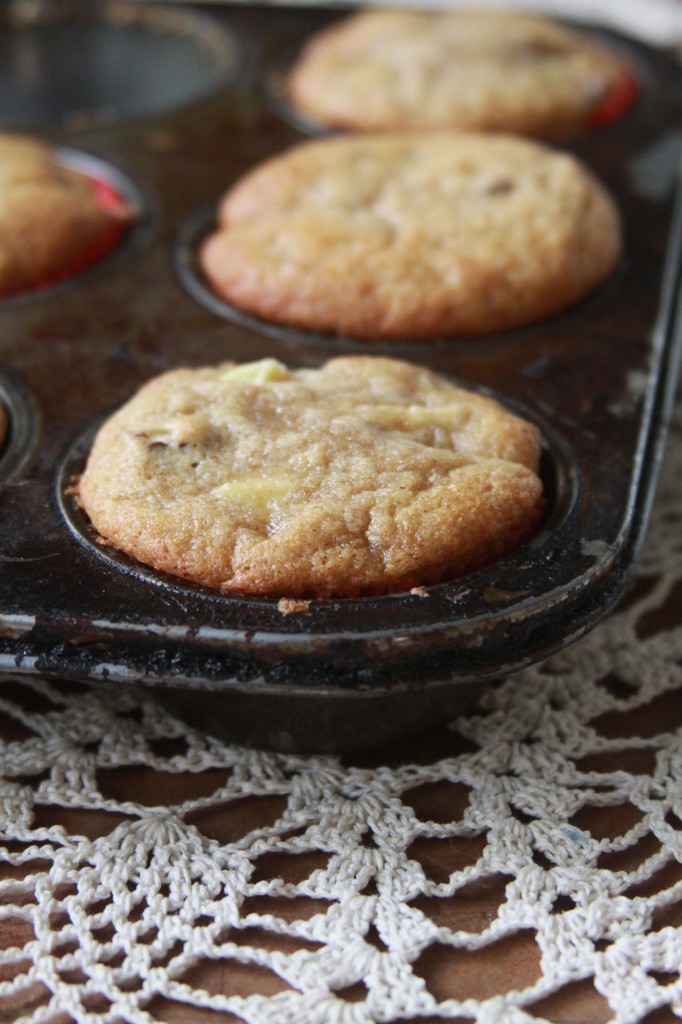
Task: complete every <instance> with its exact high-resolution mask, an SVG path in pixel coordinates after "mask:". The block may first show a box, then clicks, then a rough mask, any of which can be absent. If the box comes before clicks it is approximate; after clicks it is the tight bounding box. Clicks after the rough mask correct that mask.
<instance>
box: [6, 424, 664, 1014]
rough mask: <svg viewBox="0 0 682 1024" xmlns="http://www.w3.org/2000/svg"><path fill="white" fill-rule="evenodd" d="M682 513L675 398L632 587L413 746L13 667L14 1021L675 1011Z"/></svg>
mask: <svg viewBox="0 0 682 1024" xmlns="http://www.w3.org/2000/svg"><path fill="white" fill-rule="evenodd" d="M681 527H682V415H680V414H679V413H678V417H677V421H676V423H675V426H674V430H673V436H672V440H671V443H670V444H669V449H668V456H667V461H666V463H665V466H664V472H663V475H662V481H661V485H660V488H659V495H658V501H657V504H656V507H655V511H654V516H653V524H652V528H651V531H650V536H649V540H648V544H647V547H646V552H645V556H644V560H643V563H642V567H641V571H640V573H639V578H638V582H637V584H636V587H635V589H634V591H633V593H632V595H631V596H630V598H629V600H628V602H626V606H625V607H623V609H622V610H620V611H618V612H617V613H616V614H614V615H612V616H611V617H610V618H609V619H608V620H607V621H606V622H604V623H603V624H601V625H600V626H599V627H597V629H596V630H594V632H592V633H591V634H590V635H589V636H588V637H586V638H585V639H583V640H582V641H581V642H579V643H578V644H576V645H574V646H573V647H571V648H569V649H568V650H566V651H565V652H563V653H561V654H560V655H557V656H555V657H553V658H552V659H550V660H549V661H547V662H546V663H544V664H541V665H539V666H536V667H532V668H529V669H528V670H526V671H523V672H521V673H519V674H517V675H515V676H513V677H510V678H509V679H508V680H507V681H505V682H504V683H503V684H501V685H499V686H497V687H495V688H493V689H491V690H490V691H489V692H488V693H487V695H486V696H485V697H484V698H483V700H482V701H481V703H480V705H479V706H478V708H477V709H476V710H475V711H473V712H472V713H471V714H470V715H469V716H467V717H465V718H462V719H461V720H459V721H457V722H455V723H454V724H453V726H452V732H451V733H450V734H449V735H450V736H451V743H450V747H449V749H445V753H444V755H443V746H442V745H443V736H444V735H446V734H445V733H443V734H442V735H440V736H439V737H438V743H439V744H440V745H441V755H436V754H435V753H434V754H432V755H431V757H430V758H426V759H425V758H424V757H421V758H420V760H419V761H418V762H416V761H415V762H414V763H410V760H409V755H408V756H407V759H406V760H404V761H401V759H400V758H399V757H398V758H397V759H396V757H395V751H394V752H393V754H392V760H390V761H386V762H385V763H382V761H381V758H379V759H378V764H377V765H376V766H371V767H370V766H369V765H370V763H371V759H368V758H367V757H365V758H364V760H363V758H362V757H356V758H355V759H354V760H352V761H350V762H347V761H344V760H343V759H340V758H335V757H303V756H290V755H276V754H267V753H259V752H254V751H247V750H243V749H240V748H237V747H229V746H225V745H223V744H222V743H221V742H219V741H217V740H214V739H211V738H209V737H207V736H204V735H201V734H199V733H196V732H188V731H187V730H186V729H185V728H184V727H183V726H182V725H181V724H179V723H178V722H176V721H175V720H173V719H172V718H171V717H169V716H168V715H167V714H165V713H164V712H162V711H161V710H160V709H159V708H158V707H157V706H156V705H155V703H154V701H153V699H152V698H150V697H149V696H148V695H146V694H145V693H143V692H136V691H135V690H133V689H132V688H131V689H128V688H125V687H121V686H119V687H105V686H102V685H97V686H96V687H93V688H92V689H90V688H87V687H82V686H78V687H75V686H73V685H65V684H56V683H50V682H47V681H27V680H26V679H21V680H20V679H19V678H17V679H6V680H5V681H4V682H3V684H2V686H0V697H1V698H2V699H1V701H0V726H1V728H2V735H3V736H5V737H6V740H5V742H4V743H3V745H2V747H1V749H0V759H1V761H0V763H1V775H2V795H1V807H0V818H1V822H2V835H3V837H4V840H3V843H2V849H1V853H0V858H1V862H0V878H1V879H2V881H0V889H1V899H0V916H1V918H2V920H1V922H0V935H2V945H3V947H5V948H3V949H2V950H1V952H0V979H2V980H1V981H0V1020H2V1021H16V1022H17V1024H19V1022H29V1021H30V1022H31V1024H43V1022H45V1024H47V1022H49V1024H67V1022H72V1021H75V1022H77V1024H93V1022H97V1024H114V1022H116V1024H119V1022H125V1024H138V1022H139V1024H143V1022H144V1024H151V1022H153V1021H157V1020H172V1021H192V1022H197V1021H201V1022H204V1021H206V1022H211V1024H213V1022H215V1024H225V1022H227V1021H246V1022H249V1024H294V1022H296V1024H363V1022H370V1021H385V1022H388V1021H395V1020H400V1021H407V1020H410V1021H411V1020H416V1019H419V1020H428V1021H433V1020H438V1019H445V1020H458V1021H479V1022H481V1024H493V1022H494V1024H502V1022H504V1024H506V1022H509V1024H521V1022H528V1024H530V1022H534V1024H537V1022H538V1021H543V1020H546V1019H550V1020H551V1019H552V1018H551V1015H549V1016H545V1015H544V1013H545V1010H544V1009H543V1008H546V1007H547V1006H549V1005H551V998H550V997H551V996H552V993H555V992H557V991H559V990H564V989H567V988H568V989H569V990H570V989H571V986H574V988H575V991H576V992H580V991H582V990H583V989H584V986H588V988H589V990H590V992H592V993H593V994H594V997H595V998H598V999H599V1000H600V1001H601V1005H602V1006H603V1007H604V1010H605V1016H604V1018H603V1019H606V1017H607V1016H608V1015H609V1013H610V1015H611V1016H610V1018H609V1019H612V1020H613V1021H616V1022H622V1024H625V1022H634V1021H641V1020H644V1019H645V1018H647V1015H649V1014H651V1013H652V1011H655V1010H656V1009H657V1008H659V1007H668V1008H669V1009H668V1011H667V1012H668V1014H669V1015H670V1016H673V1015H676V1016H682V978H681V977H680V968H681V965H682V927H678V926H677V925H678V924H679V923H680V922H682V915H681V914H680V908H681V906H682V785H681V780H682V625H681V624H680V623H682V613H681V612H679V611H678V612H677V614H676V610H677V609H678V607H679V605H680V600H679V595H680V588H681V581H682V529H681ZM655 616H658V618H659V626H660V625H661V624H662V627H663V628H658V627H656V628H654V625H653V622H654V617H655ZM661 723H664V724H663V725H661ZM446 747H447V744H446ZM405 749H406V750H409V749H411V747H410V746H409V745H407V746H406V747H405ZM422 749H423V748H422ZM180 783H182V784H183V786H184V789H182V788H178V787H179V784H180ZM174 793H175V794H177V795H175V796H174ZM188 793H189V794H190V796H189V797H188V796H187V794H188ZM157 801H158V805H156V802H157ZM174 801H176V802H174ZM64 822H68V823H69V825H68V827H65V824H64ZM287 864H288V865H290V866H291V865H294V870H293V871H290V870H284V866H285V865H287ZM284 878H288V879H289V880H288V881H285V880H284ZM292 879H293V880H292ZM476 900H483V901H484V902H485V901H487V902H485V906H486V907H492V908H493V909H492V911H491V912H490V913H488V914H487V917H485V919H484V920H483V928H482V930H481V917H480V916H479V917H475V915H473V916H472V914H469V916H468V917H467V913H462V911H467V909H469V910H470V909H471V907H472V906H474V905H476ZM474 922H477V924H476V927H475V928H474V927H472V925H473V923H474ZM514 950H516V951H517V952H516V953H513V951H514ZM519 950H521V953H522V954H523V963H524V964H525V965H526V966H525V967H524V969H523V971H521V973H519V971H518V969H517V968H518V963H519V962H520V961H519V960H518V957H519V956H520V954H519V952H518V951H519ZM434 951H435V952H434ZM510 951H511V952H510ZM491 952H492V954H494V956H495V960H494V962H495V963H496V964H497V965H498V968H499V969H498V970H497V971H496V972H494V974H493V976H491V975H490V973H489V972H488V971H487V970H479V971H478V972H477V971H476V970H474V969H473V968H475V966H476V963H477V958H480V957H485V955H486V954H489V953H491ZM435 953H437V954H438V962H439V963H441V964H445V968H444V969H445V970H446V973H449V975H450V977H451V978H453V977H454V978H455V980H456V979H457V977H458V965H460V964H461V965H468V970H467V972H464V973H462V975H461V977H462V978H464V979H469V981H468V982H467V985H468V988H467V986H466V985H464V987H463V988H462V987H461V986H460V988H461V991H460V990H458V991H456V994H454V995H453V994H452V992H453V989H452V986H451V987H450V989H447V988H445V989H444V987H443V984H442V977H441V975H439V974H438V972H434V971H433V970H432V962H433V958H434V956H435ZM515 957H516V959H515ZM209 961H213V962H214V964H213V966H214V967H216V966H219V967H220V979H221V984H220V987H219V990H218V989H217V988H216V986H215V985H213V986H212V988H211V990H210V991H209V990H208V989H207V988H205V987H203V983H202V982H201V977H202V975H201V974H197V965H201V964H202V963H203V964H206V963H208V962H209ZM215 962H219V963H218V964H216V963H215ZM486 962H489V961H484V963H486ZM448 965H450V966H449V967H448ZM528 965H531V967H532V970H531V969H530V968H529V966H528ZM263 978H268V979H270V981H269V983H268V984H264V983H263V981H262V979H263ZM439 978H441V980H439ZM472 978H473V979H474V981H473V982H472V981H471V979H472ZM197 979H198V980H197ZM233 979H234V981H233ZM244 979H246V980H244ZM477 979H478V980H477ZM581 986H582V987H583V988H581ZM454 988H455V990H457V985H456V984H455V986H454ZM548 1000H549V1001H548ZM192 1008H203V1010H204V1011H205V1013H199V1012H198V1010H197V1012H194V1011H193V1009H192ZM209 1009H210V1010H212V1011H223V1012H222V1013H209V1012H208V1010H209ZM183 1014H184V1015H183ZM566 1019H568V1018H565V1017H564V1018H562V1020H566ZM572 1019H574V1020H579V1019H581V1018H580V1017H579V1013H578V1011H577V1010H576V1016H575V1017H574V1018H572ZM590 1019H592V1018H590ZM651 1019H652V1020H654V1019H659V1018H658V1017H655V1016H652V1017H651Z"/></svg>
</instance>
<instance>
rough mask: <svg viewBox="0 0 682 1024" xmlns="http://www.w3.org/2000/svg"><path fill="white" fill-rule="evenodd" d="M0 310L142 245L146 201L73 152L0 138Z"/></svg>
mask: <svg viewBox="0 0 682 1024" xmlns="http://www.w3.org/2000/svg"><path fill="white" fill-rule="evenodd" d="M0 195H1V196H2V200H3V202H2V211H1V212H0V229H1V231H0V303H2V304H5V303H13V302H18V303H21V302H27V301H28V302H30V301H33V300H34V299H36V298H39V297H44V296H47V295H51V294H53V293H54V291H55V290H61V289H64V288H66V287H70V286H72V285H73V284H74V283H75V282H76V281H79V280H82V279H83V277H84V275H86V274H90V273H92V272H93V271H95V270H99V269H103V268H104V267H105V266H110V265H111V264H112V263H113V262H114V261H115V260H116V259H118V258H120V257H121V256H123V255H124V254H125V253H127V252H129V251H130V250H131V249H133V248H134V247H136V246H137V245H139V244H141V243H142V242H143V241H144V239H145V238H146V237H147V235H148V231H149V228H150V225H151V222H152V219H153V218H152V210H151V201H150V198H149V196H147V195H146V194H145V193H144V192H143V190H142V189H141V188H140V187H138V186H137V185H136V184H135V183H134V182H133V181H132V180H131V179H130V178H128V177H127V176H126V175H125V174H124V173H123V172H122V171H120V170H119V169H118V168H115V167H113V166H112V165H110V164H109V163H107V162H106V161H104V160H102V159H99V158H98V157H95V156H92V155H90V154H88V153H84V152H82V151H79V150H75V149H70V148H66V147H60V146H51V145H48V144H47V143H45V142H43V141H41V140H38V139H35V138H30V137H27V136H21V135H14V134H3V135H0Z"/></svg>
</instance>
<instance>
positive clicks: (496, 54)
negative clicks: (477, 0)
mask: <svg viewBox="0 0 682 1024" xmlns="http://www.w3.org/2000/svg"><path fill="white" fill-rule="evenodd" d="M636 92H637V86H636V80H635V78H634V76H633V73H632V70H631V68H630V66H629V64H628V63H627V62H626V61H625V60H624V59H623V58H621V56H619V55H618V54H616V53H614V52H612V51H610V50H608V49H605V48H604V47H602V46H599V45H597V44H595V43H593V42H592V41H591V40H590V39H589V38H588V37H587V36H585V35H583V34H581V33H580V32H575V31H572V30H570V29H568V28H564V27H563V26H560V25H558V24H555V23H553V22H552V21H549V20H547V19H546V18H543V17H539V16H537V15H535V14H529V13H524V12H521V11H503V10H490V9H487V10H486V9H476V10H466V9H459V10H452V11H409V10H372V11H366V12H363V13H359V14H355V15H353V16H351V17H348V18H346V19H344V20H343V21H340V22H337V23H335V24H333V25H332V26H331V27H329V28H326V29H324V30H323V31H321V32H320V33H318V34H317V35H316V36H314V37H313V38H312V39H311V41H310V42H309V43H308V45H307V46H306V47H305V48H304V50H303V51H302V53H301V55H300V57H299V59H298V60H297V62H296V63H295V65H294V67H293V68H292V70H291V72H290V74H289V75H288V77H287V80H286V82H285V94H286V97H287V99H288V101H289V103H290V104H291V105H292V106H293V107H294V109H296V110H297V111H299V112H300V113H301V114H303V115H305V116H306V117H308V118H312V119H314V120H315V121H318V122H320V124H322V125H325V126H328V127H332V128H343V129H351V130H357V131H387V130H388V131H395V130H414V129H429V128H445V129H447V128H458V129H480V130H485V131H490V130H493V131H506V132H515V133H519V134H522V135H532V136H541V137H560V136H562V135H566V134H570V133H573V132H576V131H580V130H584V129H585V128H587V127H590V126H595V125H599V124H601V123H604V122H605V121H608V120H612V119H615V118H616V117H618V116H619V115H620V114H621V113H622V112H623V111H624V110H625V109H627V107H629V106H630V104H631V103H632V102H633V100H634V99H635V96H636Z"/></svg>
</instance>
